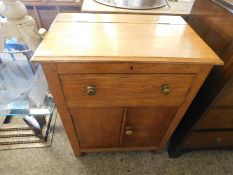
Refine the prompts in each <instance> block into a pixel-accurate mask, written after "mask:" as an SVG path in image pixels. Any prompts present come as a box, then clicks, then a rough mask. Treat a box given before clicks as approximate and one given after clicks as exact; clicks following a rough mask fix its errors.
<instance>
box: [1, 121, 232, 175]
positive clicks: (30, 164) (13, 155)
mask: <svg viewBox="0 0 233 175" xmlns="http://www.w3.org/2000/svg"><path fill="white" fill-rule="evenodd" d="M40 174H46V175H50V174H56V175H60V174H61V175H63V174H64V175H70V174H71V175H73V174H75V175H76V174H77V175H86V174H88V175H102V174H106V175H115V174H116V175H124V174H133V175H137V174H138V175H142V174H146V175H147V174H153V175H156V174H158V175H163V174H167V175H173V174H174V175H183V174H184V175H191V174H193V175H209V174H210V175H215V174H216V175H224V174H226V175H230V174H233V151H202V152H193V153H187V154H184V155H182V156H181V157H180V158H177V159H170V158H169V157H168V155H167V153H166V152H163V153H162V154H159V155H156V154H153V153H151V152H127V153H89V154H86V155H84V157H82V158H76V157H75V156H74V155H73V152H72V150H71V147H70V145H69V142H68V140H67V137H66V135H65V131H64V128H63V126H62V124H61V121H60V119H58V120H57V124H56V128H55V134H54V140H53V144H52V146H51V147H47V148H32V149H21V150H8V151H0V175H40Z"/></svg>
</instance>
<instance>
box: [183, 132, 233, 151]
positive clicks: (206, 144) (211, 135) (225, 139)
mask: <svg viewBox="0 0 233 175" xmlns="http://www.w3.org/2000/svg"><path fill="white" fill-rule="evenodd" d="M221 147H233V132H230V131H229V132H227V131H225V132H219V131H218V132H193V133H192V134H191V136H190V137H189V138H188V140H187V141H186V143H185V144H184V148H186V149H189V148H190V149H191V148H192V149H194V148H197V149H198V148H200V149H201V148H221Z"/></svg>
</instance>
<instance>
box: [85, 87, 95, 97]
mask: <svg viewBox="0 0 233 175" xmlns="http://www.w3.org/2000/svg"><path fill="white" fill-rule="evenodd" d="M95 94H96V87H95V86H94V85H89V86H87V95H89V96H94V95H95Z"/></svg>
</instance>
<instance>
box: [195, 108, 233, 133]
mask: <svg viewBox="0 0 233 175" xmlns="http://www.w3.org/2000/svg"><path fill="white" fill-rule="evenodd" d="M228 128H232V129H233V109H211V110H210V111H208V113H207V114H206V115H205V117H203V118H202V119H201V120H200V123H198V125H197V129H228Z"/></svg>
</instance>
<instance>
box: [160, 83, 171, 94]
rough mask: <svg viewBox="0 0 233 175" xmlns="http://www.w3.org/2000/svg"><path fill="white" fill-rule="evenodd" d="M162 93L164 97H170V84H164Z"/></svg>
mask: <svg viewBox="0 0 233 175" xmlns="http://www.w3.org/2000/svg"><path fill="white" fill-rule="evenodd" d="M161 91H162V94H163V95H168V94H170V92H171V89H170V87H169V85H168V84H164V85H162V86H161Z"/></svg>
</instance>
